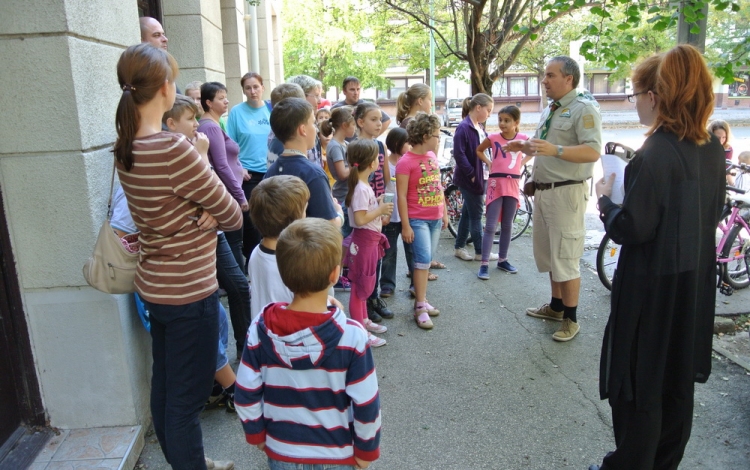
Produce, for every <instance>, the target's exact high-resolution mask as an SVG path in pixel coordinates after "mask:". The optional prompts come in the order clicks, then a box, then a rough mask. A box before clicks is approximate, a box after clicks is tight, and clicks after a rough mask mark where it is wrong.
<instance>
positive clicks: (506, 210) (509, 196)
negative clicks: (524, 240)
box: [477, 105, 532, 280]
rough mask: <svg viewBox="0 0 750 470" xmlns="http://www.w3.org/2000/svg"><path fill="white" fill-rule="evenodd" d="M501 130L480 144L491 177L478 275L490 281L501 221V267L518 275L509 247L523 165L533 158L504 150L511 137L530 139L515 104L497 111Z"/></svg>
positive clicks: (499, 267)
mask: <svg viewBox="0 0 750 470" xmlns="http://www.w3.org/2000/svg"><path fill="white" fill-rule="evenodd" d="M497 121H498V125H499V126H500V132H498V133H496V134H490V135H489V136H488V137H487V138H486V139H484V141H483V142H482V143H481V144H479V147H477V157H479V159H480V160H482V161H483V162H484V163H485V164H486V165H487V166H488V167H489V168H490V177H489V179H488V180H487V194H486V196H485V201H486V204H487V223H486V225H485V227H484V235H483V236H482V264H481V265H480V266H479V272H478V273H477V277H478V278H479V279H483V280H487V279H489V278H490V273H489V254H490V248H492V243H493V241H494V238H495V229H496V228H497V222H498V220H501V224H500V247H499V250H498V260H497V269H500V270H502V271H505V272H506V273H510V274H515V273H517V272H518V269H516V268H515V266H513V265H512V264H510V263H509V262H508V246H509V245H510V238H511V231H512V228H513V219H514V217H515V215H516V209H518V193H519V187H518V181H519V180H520V178H521V168H522V167H523V165H525V164H526V162H527V161H529V160H530V159H531V158H532V157H530V156H524V154H523V153H521V152H510V151H504V150H503V149H502V147H503V146H504V145H505V144H507V143H508V141H510V140H514V139H517V140H528V138H529V137H528V136H527V135H526V134H521V133H519V132H518V125H519V124H520V123H521V110H519V109H518V108H517V107H515V106H512V105H511V106H506V107H504V108H502V109H501V110H500V112H498V113H497ZM488 148H491V149H492V160H490V159H489V158H487V155H485V153H484V152H485V150H487V149H488Z"/></svg>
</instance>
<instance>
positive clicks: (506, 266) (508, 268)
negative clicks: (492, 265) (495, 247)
mask: <svg viewBox="0 0 750 470" xmlns="http://www.w3.org/2000/svg"><path fill="white" fill-rule="evenodd" d="M497 269H499V270H500V271H505V272H506V273H510V274H516V273H517V272H518V269H516V267H515V266H513V265H512V264H510V263H509V262H508V260H507V259H506V260H505V261H500V262H499V263H497Z"/></svg>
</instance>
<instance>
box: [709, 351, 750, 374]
mask: <svg viewBox="0 0 750 470" xmlns="http://www.w3.org/2000/svg"><path fill="white" fill-rule="evenodd" d="M712 348H713V350H714V352H717V353H719V354H721V355H722V356H724V357H726V358H727V359H729V360H730V361H732V362H734V363H735V364H737V365H738V366H740V367H742V368H744V369H745V370H747V371H748V372H750V361H746V360H745V359H742V358H741V357H739V356H738V355H736V354H734V353H731V352H729V351H727V350H726V349H724V348H722V347H721V346H716V345H714V346H712Z"/></svg>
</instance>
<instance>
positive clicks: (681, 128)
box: [648, 44, 714, 145]
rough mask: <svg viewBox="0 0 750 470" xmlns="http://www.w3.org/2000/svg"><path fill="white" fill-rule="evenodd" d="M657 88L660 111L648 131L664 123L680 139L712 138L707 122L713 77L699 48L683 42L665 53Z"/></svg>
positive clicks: (702, 141) (663, 125) (711, 99)
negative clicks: (707, 128)
mask: <svg viewBox="0 0 750 470" xmlns="http://www.w3.org/2000/svg"><path fill="white" fill-rule="evenodd" d="M655 91H656V94H657V95H659V98H660V99H659V104H658V115H657V116H656V120H655V121H654V124H653V125H652V126H651V129H649V132H648V135H651V134H652V133H653V132H654V131H655V130H656V129H657V128H658V127H661V128H663V129H664V130H665V131H667V132H671V133H673V134H675V135H677V137H678V138H679V139H680V140H683V139H685V140H688V141H690V142H695V143H697V144H699V145H702V144H705V143H707V142H708V141H709V139H710V136H709V133H708V131H707V130H706V124H707V123H708V118H709V117H711V113H713V109H714V91H713V80H712V77H711V73H710V72H709V71H708V67H707V66H706V61H705V60H704V59H703V55H702V54H701V53H700V52H699V51H698V50H697V49H696V48H694V47H693V46H690V45H687V44H680V45H678V46H675V47H673V48H672V49H670V50H669V51H667V52H666V53H665V54H664V56H663V58H662V61H661V64H660V65H659V69H658V71H657V77H656V90H655Z"/></svg>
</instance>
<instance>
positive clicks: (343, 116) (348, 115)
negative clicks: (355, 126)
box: [320, 106, 354, 137]
mask: <svg viewBox="0 0 750 470" xmlns="http://www.w3.org/2000/svg"><path fill="white" fill-rule="evenodd" d="M352 121H354V117H353V116H352V108H351V107H349V106H341V107H338V108H336V109H334V110H333V111H331V117H330V118H329V119H328V120H326V121H323V123H322V124H321V125H320V133H321V134H323V137H330V136H331V134H333V133H334V132H336V131H337V130H339V129H341V126H343V125H344V124H346V123H347V122H352Z"/></svg>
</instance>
